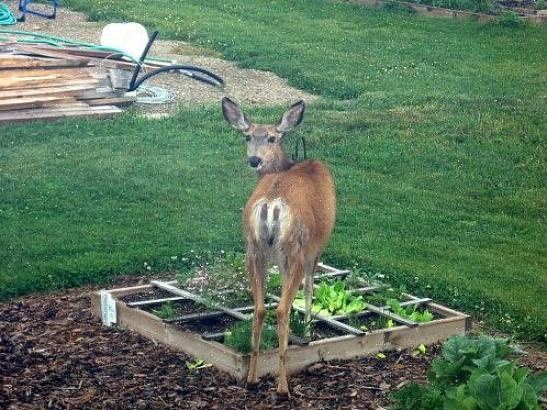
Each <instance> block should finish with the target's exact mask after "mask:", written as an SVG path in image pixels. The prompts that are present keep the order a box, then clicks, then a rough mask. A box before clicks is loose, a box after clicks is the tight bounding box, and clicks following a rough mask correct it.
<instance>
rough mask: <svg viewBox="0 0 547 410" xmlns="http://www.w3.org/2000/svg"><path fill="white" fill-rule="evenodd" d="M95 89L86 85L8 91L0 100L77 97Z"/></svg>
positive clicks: (4, 92)
mask: <svg viewBox="0 0 547 410" xmlns="http://www.w3.org/2000/svg"><path fill="white" fill-rule="evenodd" d="M93 89H95V85H94V84H89V83H86V84H78V85H69V86H62V87H48V88H36V89H19V90H7V91H0V99H4V98H23V97H34V96H39V95H62V96H76V95H79V94H81V93H83V92H85V91H91V90H93Z"/></svg>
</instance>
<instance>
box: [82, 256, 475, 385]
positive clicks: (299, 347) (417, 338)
mask: <svg viewBox="0 0 547 410" xmlns="http://www.w3.org/2000/svg"><path fill="white" fill-rule="evenodd" d="M348 273H349V271H347V270H339V269H336V268H332V267H330V266H326V265H323V264H319V265H318V274H317V275H316V280H318V279H319V280H320V279H323V278H329V277H330V278H336V277H341V278H342V277H345V276H346V275H347V274H348ZM176 284H177V282H176V281H168V282H165V281H156V280H153V281H151V282H150V284H149V285H141V286H134V287H126V288H118V289H111V290H108V291H104V290H103V291H100V292H94V293H92V295H91V301H92V310H93V313H94V314H95V315H96V316H97V317H99V318H100V317H102V318H103V322H104V320H105V316H104V315H105V312H106V311H107V310H108V309H110V313H111V314H112V313H114V312H113V311H112V310H113V309H115V318H112V317H111V319H110V321H112V322H114V323H116V325H117V326H119V327H121V328H127V329H131V330H133V331H135V332H137V333H139V334H141V335H142V336H144V337H146V338H148V339H151V340H154V341H156V342H158V343H163V344H165V345H168V346H170V347H171V348H173V349H175V350H179V351H182V352H184V353H187V354H189V355H191V356H194V357H197V358H200V359H202V360H204V361H205V362H208V363H212V364H213V365H214V366H216V367H217V368H219V369H221V370H223V371H225V372H227V373H229V374H231V375H233V376H235V377H236V378H238V379H240V380H243V379H245V378H246V377H247V372H248V368H249V355H248V354H242V353H239V352H237V351H235V350H233V349H231V348H229V347H227V346H225V345H223V344H222V343H219V342H218V341H217V340H219V339H222V334H205V335H200V334H198V333H193V332H190V331H185V330H182V329H181V328H180V327H177V326H175V325H174V324H173V322H176V321H184V320H196V318H197V319H205V318H212V317H215V316H221V315H229V316H231V317H233V318H236V319H240V320H241V319H247V318H250V317H251V313H252V310H253V307H252V306H246V307H241V308H236V309H229V308H226V307H224V306H220V305H215V306H213V307H212V308H211V310H210V311H207V312H205V313H193V314H188V315H184V316H182V317H179V318H175V319H166V320H162V319H160V318H159V317H157V316H155V315H153V314H151V313H149V312H147V311H145V310H141V309H139V307H142V306H146V305H148V306H150V305H159V304H161V303H164V302H166V301H167V300H192V301H194V302H197V303H199V304H204V303H206V301H205V300H203V299H202V298H200V297H199V296H198V295H195V294H193V293H191V292H188V291H186V290H184V289H180V288H178V287H176V286H175V285H176ZM154 288H156V289H163V290H165V291H167V292H169V293H170V294H172V296H171V297H167V298H162V299H153V300H145V301H139V302H131V303H126V302H124V301H122V300H121V298H123V297H124V296H128V295H132V294H137V293H141V292H145V291H150V290H153V289H154ZM376 288H377V287H375V286H368V287H364V288H361V289H359V290H358V291H357V292H361V293H366V292H371V291H373V290H375V289H376ZM269 296H270V299H271V300H273V301H274V303H272V304H271V306H275V299H276V297H275V296H274V295H269ZM405 297H407V298H408V299H409V300H408V301H405V302H402V303H401V305H403V306H404V305H405V304H407V305H408V304H417V305H424V306H427V309H429V311H431V312H432V313H434V314H437V315H439V316H441V318H440V319H434V320H432V321H430V322H426V323H415V322H413V321H411V320H409V319H406V318H403V317H401V316H398V315H396V314H393V313H391V312H390V311H389V310H388V309H387V308H386V307H379V306H374V305H371V304H369V303H367V304H366V309H365V310H364V311H363V312H361V313H359V316H361V315H379V316H384V317H388V318H390V319H392V320H394V321H395V322H398V323H400V325H398V326H395V327H392V328H388V329H381V330H374V331H367V332H364V331H362V330H360V329H357V328H354V327H352V326H350V325H348V324H346V323H342V322H340V321H339V320H341V319H344V318H347V315H341V316H336V317H325V316H322V315H317V314H316V315H315V316H314V320H315V321H317V322H323V323H325V324H327V325H328V326H330V327H332V328H336V329H338V330H339V331H343V332H344V333H346V334H345V335H342V336H337V337H333V338H328V339H321V340H317V341H311V342H309V343H303V342H302V340H301V339H299V338H297V337H292V338H291V340H292V342H293V344H292V345H290V346H289V348H288V350H287V367H288V371H289V372H291V373H294V372H297V371H299V370H302V369H303V368H305V367H307V366H309V365H311V364H313V363H317V362H320V361H325V360H334V359H350V358H353V357H358V356H363V355H367V354H371V353H376V352H380V351H387V350H397V349H404V348H412V347H416V346H418V345H419V344H431V343H436V342H439V341H442V340H444V339H446V338H448V337H449V336H451V335H454V334H464V333H466V332H467V331H468V330H470V328H471V320H470V317H469V316H468V315H466V314H463V313H461V312H457V311H455V310H452V309H449V308H446V307H444V306H441V305H439V304H436V303H433V302H432V301H431V300H430V299H423V298H421V299H420V298H417V297H415V296H412V295H409V294H405ZM108 300H110V301H111V303H110V305H108V304H107V301H108ZM105 303H106V304H105ZM208 306H209V307H210V304H208ZM294 309H295V310H300V311H302V309H301V308H299V307H294ZM107 324H109V325H110V323H107ZM278 360H279V357H278V352H277V349H274V350H268V351H265V352H261V354H260V360H259V366H258V373H259V377H261V376H264V375H266V374H276V373H277V371H278Z"/></svg>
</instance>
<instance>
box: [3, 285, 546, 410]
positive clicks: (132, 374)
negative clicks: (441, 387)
mask: <svg viewBox="0 0 547 410" xmlns="http://www.w3.org/2000/svg"><path fill="white" fill-rule="evenodd" d="M136 279H137V278H136V277H125V278H121V279H120V280H119V281H118V283H117V285H122V286H123V285H128V284H135V282H136ZM147 279H148V278H147ZM142 280H143V279H142V278H141V281H142ZM92 290H94V289H93V288H89V287H88V288H83V289H82V288H81V289H76V290H72V291H68V292H64V293H57V294H48V295H36V296H30V297H25V298H22V299H18V300H14V301H10V302H7V303H4V304H0V408H2V409H4V408H5V409H38V408H40V409H43V408H50V409H102V408H108V409H170V408H177V409H234V410H235V409H238V410H240V409H308V408H313V409H335V408H338V409H378V408H381V407H384V406H386V405H387V404H388V403H389V400H388V394H389V392H390V391H391V390H394V389H397V388H400V387H402V386H403V385H405V384H406V383H408V382H409V381H411V380H416V381H422V380H425V374H426V371H427V368H428V366H429V363H430V360H431V358H432V357H433V356H435V355H436V354H437V353H438V351H439V347H438V346H431V347H429V352H428V354H427V355H426V356H416V357H415V356H412V355H411V354H410V353H409V352H403V353H396V352H392V353H386V358H385V359H380V358H377V357H376V356H369V357H365V358H361V359H357V360H350V361H333V362H326V363H318V364H315V365H312V366H310V367H309V368H307V369H306V370H305V371H303V372H301V373H300V374H297V375H294V376H293V377H291V378H290V380H289V383H290V386H291V392H292V396H291V399H290V400H288V401H281V400H279V399H278V398H277V397H276V394H275V388H276V380H275V378H273V377H269V378H266V379H263V380H262V381H261V382H260V383H259V385H258V386H256V387H254V388H252V389H247V388H246V387H245V385H244V384H243V383H241V382H238V381H237V380H235V379H233V378H232V377H230V376H229V375H227V374H225V373H223V372H221V371H219V370H217V369H215V368H213V367H207V368H202V369H197V370H195V369H194V370H189V369H188V368H187V366H186V362H187V361H191V360H193V359H192V358H191V357H189V356H187V355H185V354H182V353H179V352H175V351H172V350H170V349H168V348H167V347H165V346H162V345H158V344H155V343H153V342H151V341H149V340H148V339H145V338H143V337H141V336H140V335H138V334H136V333H134V332H132V331H128V330H121V329H116V328H106V327H103V326H102V325H101V323H100V321H99V320H97V319H96V318H95V317H93V316H92V314H91V310H90V299H89V292H91V291H92ZM533 367H536V368H537V366H533ZM540 367H541V366H540Z"/></svg>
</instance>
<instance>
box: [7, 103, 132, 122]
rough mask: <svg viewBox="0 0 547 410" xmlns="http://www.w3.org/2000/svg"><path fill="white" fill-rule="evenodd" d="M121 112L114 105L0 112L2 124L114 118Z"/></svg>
mask: <svg viewBox="0 0 547 410" xmlns="http://www.w3.org/2000/svg"><path fill="white" fill-rule="evenodd" d="M120 112H121V110H120V109H119V108H118V107H115V106H113V105H105V106H99V107H89V106H88V108H87V109H86V108H83V107H75V108H38V109H35V110H18V111H8V112H0V124H11V123H15V122H25V121H35V120H56V119H62V118H69V117H103V118H108V117H112V116H113V115H115V114H118V113H120Z"/></svg>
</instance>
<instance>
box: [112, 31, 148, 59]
mask: <svg viewBox="0 0 547 410" xmlns="http://www.w3.org/2000/svg"><path fill="white" fill-rule="evenodd" d="M147 43H148V33H147V32H146V29H145V28H144V26H142V25H141V24H139V23H111V24H107V25H106V26H105V27H104V28H103V32H102V34H101V45H102V46H105V47H111V48H115V49H117V50H122V51H124V52H125V53H127V54H128V55H130V56H131V57H133V58H134V59H135V60H138V59H139V58H140V57H141V55H142V52H143V51H144V48H145V47H146V44H147Z"/></svg>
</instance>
